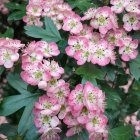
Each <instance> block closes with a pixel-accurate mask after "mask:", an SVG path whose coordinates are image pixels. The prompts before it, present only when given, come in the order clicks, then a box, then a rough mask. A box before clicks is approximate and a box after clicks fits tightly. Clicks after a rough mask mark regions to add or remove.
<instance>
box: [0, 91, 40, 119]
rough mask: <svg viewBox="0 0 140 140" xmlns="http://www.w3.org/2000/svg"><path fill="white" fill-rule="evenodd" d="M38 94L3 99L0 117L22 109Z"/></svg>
mask: <svg viewBox="0 0 140 140" xmlns="http://www.w3.org/2000/svg"><path fill="white" fill-rule="evenodd" d="M36 96H38V94H29V93H28V94H21V95H14V96H9V97H7V98H4V100H3V101H2V103H1V105H0V107H1V109H0V116H8V115H10V114H13V113H14V112H16V111H17V110H19V109H21V108H22V107H24V106H26V105H28V104H29V103H30V102H31V101H32V100H33V99H34V98H36Z"/></svg>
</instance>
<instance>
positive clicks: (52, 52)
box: [37, 41, 60, 58]
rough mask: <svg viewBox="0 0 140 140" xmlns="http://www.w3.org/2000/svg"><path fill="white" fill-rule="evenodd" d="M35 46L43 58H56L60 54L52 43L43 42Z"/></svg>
mask: <svg viewBox="0 0 140 140" xmlns="http://www.w3.org/2000/svg"><path fill="white" fill-rule="evenodd" d="M37 44H38V45H37V46H38V47H39V49H40V50H41V51H42V54H43V56H45V57H46V58H50V57H52V56H57V55H58V54H59V53H60V51H59V50H58V46H57V44H56V43H54V42H51V43H47V42H45V41H39V42H37Z"/></svg>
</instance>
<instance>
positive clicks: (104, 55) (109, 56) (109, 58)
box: [91, 40, 115, 66]
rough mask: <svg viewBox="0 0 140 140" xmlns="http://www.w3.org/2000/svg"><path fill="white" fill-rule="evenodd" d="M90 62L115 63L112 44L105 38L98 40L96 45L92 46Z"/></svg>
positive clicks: (101, 64) (100, 63)
mask: <svg viewBox="0 0 140 140" xmlns="http://www.w3.org/2000/svg"><path fill="white" fill-rule="evenodd" d="M91 62H92V63H93V64H98V65H100V66H105V65H107V64H109V63H110V62H111V63H115V53H114V46H112V45H110V44H109V43H108V42H107V41H105V40H100V41H99V43H98V45H97V46H94V47H93V51H92V58H91Z"/></svg>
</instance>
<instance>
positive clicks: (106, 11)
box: [90, 6, 117, 34]
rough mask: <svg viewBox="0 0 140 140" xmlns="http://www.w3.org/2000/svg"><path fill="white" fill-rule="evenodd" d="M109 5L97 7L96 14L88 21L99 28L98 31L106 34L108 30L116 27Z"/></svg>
mask: <svg viewBox="0 0 140 140" xmlns="http://www.w3.org/2000/svg"><path fill="white" fill-rule="evenodd" d="M114 21H116V19H115V17H114V16H113V13H112V11H111V9H110V7H107V6H104V7H100V8H98V9H97V12H96V15H95V17H94V18H93V19H91V21H90V25H91V26H92V27H93V28H95V29H99V32H100V33H102V34H106V33H107V31H108V30H110V29H113V28H115V27H116V25H117V23H116V22H115V23H114Z"/></svg>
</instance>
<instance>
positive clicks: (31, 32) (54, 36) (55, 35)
mask: <svg viewBox="0 0 140 140" xmlns="http://www.w3.org/2000/svg"><path fill="white" fill-rule="evenodd" d="M44 22H45V27H46V28H45V29H43V28H41V27H38V26H25V28H24V29H25V30H26V31H25V33H26V34H27V35H28V36H30V37H33V38H40V39H42V40H44V41H47V42H57V41H59V40H61V36H60V34H59V32H58V30H57V28H56V26H55V25H54V23H53V21H52V20H51V19H50V18H48V17H46V18H45V20H44Z"/></svg>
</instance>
